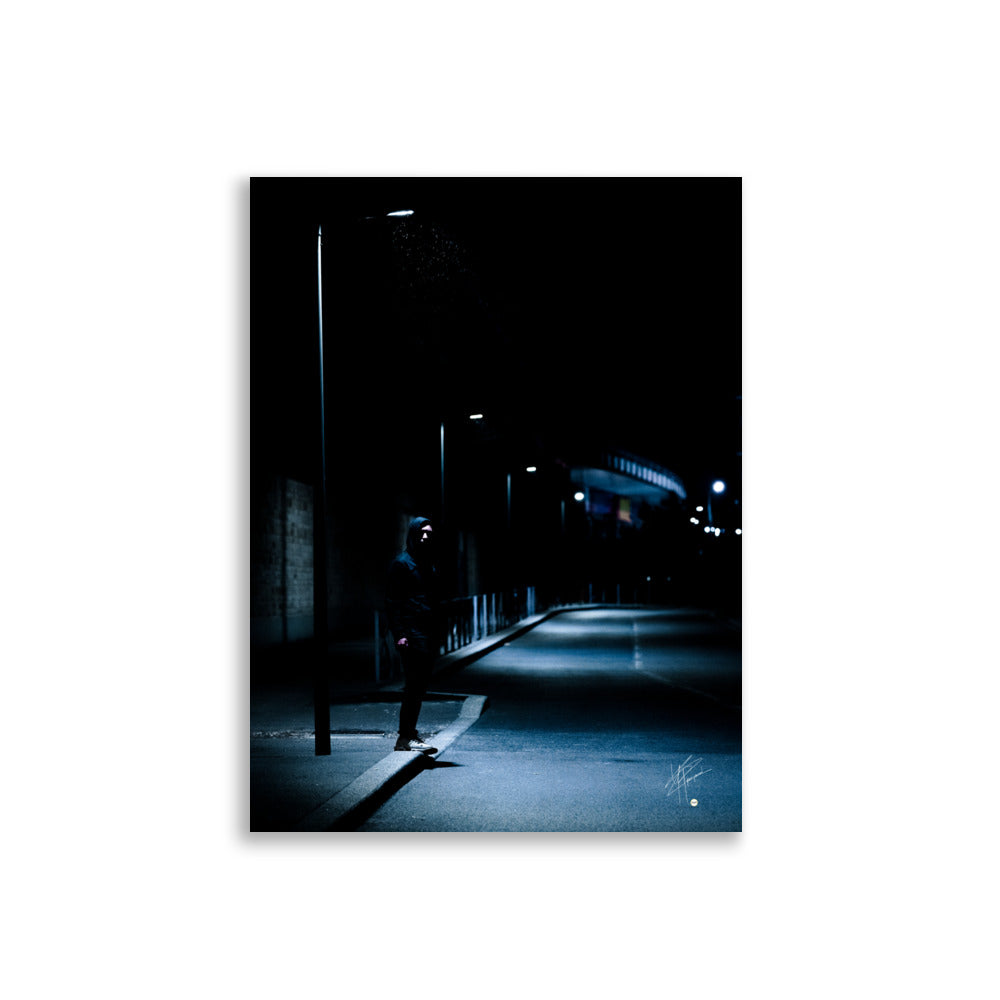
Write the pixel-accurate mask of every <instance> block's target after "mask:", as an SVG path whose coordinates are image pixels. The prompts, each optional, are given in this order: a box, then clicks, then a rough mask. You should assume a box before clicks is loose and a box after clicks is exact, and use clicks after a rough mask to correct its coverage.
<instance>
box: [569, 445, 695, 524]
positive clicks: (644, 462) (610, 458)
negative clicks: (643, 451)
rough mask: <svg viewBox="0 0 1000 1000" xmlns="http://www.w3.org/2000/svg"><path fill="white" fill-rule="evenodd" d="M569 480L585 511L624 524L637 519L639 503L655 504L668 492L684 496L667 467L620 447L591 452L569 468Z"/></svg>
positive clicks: (679, 484) (677, 478)
mask: <svg viewBox="0 0 1000 1000" xmlns="http://www.w3.org/2000/svg"><path fill="white" fill-rule="evenodd" d="M570 480H571V482H572V483H573V484H574V485H575V486H576V487H577V488H578V490H577V498H578V499H582V501H583V503H584V504H585V506H586V510H587V513H588V514H590V515H591V516H594V517H613V518H614V519H615V520H616V521H619V522H622V523H625V524H635V523H636V522H637V515H638V510H639V507H640V506H641V505H642V504H643V503H647V504H649V505H650V506H656V505H657V504H659V503H661V502H662V501H664V500H666V499H667V498H668V497H669V496H670V494H671V493H673V494H674V495H675V496H676V497H678V498H679V499H681V500H684V499H686V497H687V492H686V490H685V489H684V484H683V482H682V481H681V479H680V477H679V476H677V475H676V474H675V473H673V472H671V471H670V469H667V468H666V467H664V466H662V465H658V464H657V463H656V462H652V461H650V460H649V459H646V458H641V457H639V456H638V455H633V454H630V453H628V452H624V451H617V450H616V451H605V452H602V453H601V454H600V455H597V456H592V457H591V459H590V461H589V462H588V463H581V464H579V465H576V466H574V467H573V468H572V469H571V470H570ZM581 494H582V497H581V496H580V495H581Z"/></svg>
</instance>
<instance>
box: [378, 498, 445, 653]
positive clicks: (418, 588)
mask: <svg viewBox="0 0 1000 1000" xmlns="http://www.w3.org/2000/svg"><path fill="white" fill-rule="evenodd" d="M427 523H429V518H426V517H415V518H414V519H413V520H412V521H410V526H409V528H408V529H407V532H406V551H405V552H401V553H400V554H399V555H398V556H396V558H395V559H393V561H392V562H391V563H390V564H389V579H388V586H387V587H386V595H385V608H386V612H387V614H388V616H389V629H390V631H391V632H392V635H393V639H394V640H395V641H396V642H398V641H399V640H400V639H403V638H406V639H407V640H408V642H409V644H410V646H411V648H413V649H414V650H417V651H420V652H427V651H429V650H431V649H432V647H433V639H434V634H435V617H436V595H435V579H434V576H435V574H434V564H433V563H432V562H431V558H430V555H429V553H426V550H424V549H423V548H422V547H421V546H420V529H421V528H422V527H423V526H424V525H425V524H427Z"/></svg>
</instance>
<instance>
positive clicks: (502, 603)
mask: <svg viewBox="0 0 1000 1000" xmlns="http://www.w3.org/2000/svg"><path fill="white" fill-rule="evenodd" d="M535 613H536V594H535V588H534V587H519V588H517V589H515V590H509V591H497V592H496V593H491V594H473V595H472V596H471V597H459V598H455V599H454V600H450V601H445V602H444V603H443V604H442V606H441V623H442V635H441V644H440V646H439V648H438V652H439V654H440V655H442V656H443V655H445V654H447V653H454V652H455V651H456V650H459V649H462V648H464V647H465V646H469V645H471V644H472V643H474V642H479V641H480V640H481V639H486V638H488V637H489V636H491V635H494V634H495V633H497V632H500V631H502V630H503V629H505V628H510V627H511V626H512V625H516V624H517V623H518V622H519V621H523V620H524V619H525V618H530V617H531V616H532V615H534V614H535ZM399 674H400V662H399V653H398V652H397V650H396V646H395V640H394V638H393V635H392V633H391V632H390V631H389V628H388V623H387V621H386V617H385V615H384V613H382V612H380V611H376V612H375V682H376V683H382V682H383V681H386V680H392V679H393V678H394V677H397V676H399Z"/></svg>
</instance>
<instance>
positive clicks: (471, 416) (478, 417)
mask: <svg viewBox="0 0 1000 1000" xmlns="http://www.w3.org/2000/svg"><path fill="white" fill-rule="evenodd" d="M469 419H470V420H482V419H483V415H482V414H481V413H470V414H469Z"/></svg>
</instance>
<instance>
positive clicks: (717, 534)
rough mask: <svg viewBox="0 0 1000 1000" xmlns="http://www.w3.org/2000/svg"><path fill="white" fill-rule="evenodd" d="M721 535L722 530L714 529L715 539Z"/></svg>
mask: <svg viewBox="0 0 1000 1000" xmlns="http://www.w3.org/2000/svg"><path fill="white" fill-rule="evenodd" d="M721 534H722V528H716V529H715V537H716V538H718V537H719V535H721Z"/></svg>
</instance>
